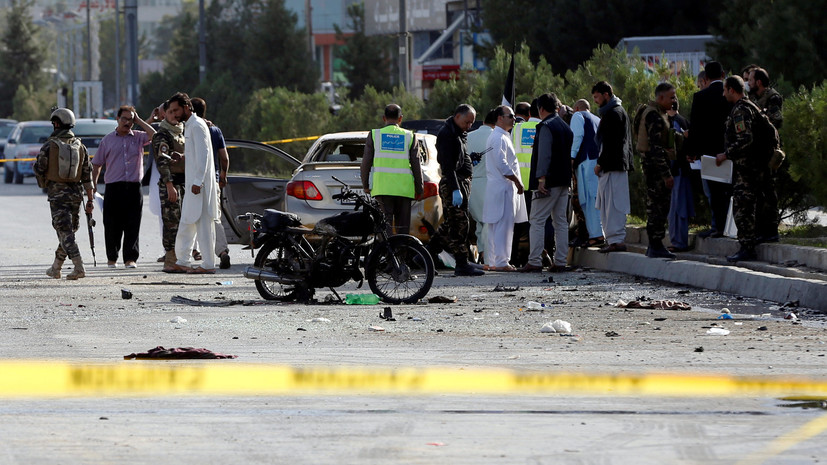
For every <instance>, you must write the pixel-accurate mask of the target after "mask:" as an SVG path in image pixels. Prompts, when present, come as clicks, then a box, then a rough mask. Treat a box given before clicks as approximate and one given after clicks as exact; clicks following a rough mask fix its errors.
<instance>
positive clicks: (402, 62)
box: [399, 0, 408, 89]
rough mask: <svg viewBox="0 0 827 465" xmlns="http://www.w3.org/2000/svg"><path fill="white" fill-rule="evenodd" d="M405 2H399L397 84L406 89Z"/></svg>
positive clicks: (406, 24) (406, 29)
mask: <svg viewBox="0 0 827 465" xmlns="http://www.w3.org/2000/svg"><path fill="white" fill-rule="evenodd" d="M405 9H406V8H405V0H399V84H401V85H403V86H405V88H406V89H407V88H408V22H407V21H406V17H405Z"/></svg>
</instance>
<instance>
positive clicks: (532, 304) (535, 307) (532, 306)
mask: <svg viewBox="0 0 827 465" xmlns="http://www.w3.org/2000/svg"><path fill="white" fill-rule="evenodd" d="M526 306H527V308H528V309H529V310H540V309H542V308H545V306H546V304H541V303H540V302H535V301H533V300H529V301H528V302H527V303H526Z"/></svg>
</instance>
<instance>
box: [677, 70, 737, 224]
mask: <svg viewBox="0 0 827 465" xmlns="http://www.w3.org/2000/svg"><path fill="white" fill-rule="evenodd" d="M704 72H705V73H706V78H707V80H708V81H709V85H708V86H707V87H706V89H704V90H701V91H698V92H695V95H694V97H693V98H692V113H691V114H690V116H689V121H690V123H691V124H692V129H691V130H690V131H689V138H688V139H687V144H688V145H689V157H691V158H693V159H695V160H698V159H700V157H701V155H710V156H713V157H714V156H717V155H718V154H719V153H723V152H724V149H725V147H724V131H725V128H726V119H727V116H729V113H730V111H731V110H732V104H731V103H729V102H727V100H726V98H725V97H724V82H723V78H724V68H723V66H721V64H720V63H718V62H717V61H710V62H709V63H707V64H706V66H705V67H704ZM708 183H709V184H708V185H709V193H710V204H711V205H710V207H711V209H712V229H710V230H709V231H706V232H704V233H701V234H700V235H701V237H710V236H711V237H721V236H723V235H724V227H725V226H726V216H727V211H728V210H729V199H730V197H731V196H732V186H731V185H730V184H726V183H721V182H716V181H708Z"/></svg>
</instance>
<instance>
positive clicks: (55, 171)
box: [46, 137, 87, 183]
mask: <svg viewBox="0 0 827 465" xmlns="http://www.w3.org/2000/svg"><path fill="white" fill-rule="evenodd" d="M48 144H49V167H48V169H47V170H46V180H47V181H54V182H62V183H75V182H80V178H81V176H82V175H83V162H84V161H85V160H87V158H86V147H84V146H83V144H82V143H81V141H80V139H78V138H77V137H72V138H70V139H66V140H65V141H64V140H61V139H58V138H56V137H53V138H51V139H49V142H48Z"/></svg>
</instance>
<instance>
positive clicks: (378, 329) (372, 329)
mask: <svg viewBox="0 0 827 465" xmlns="http://www.w3.org/2000/svg"><path fill="white" fill-rule="evenodd" d="M368 329H369V330H371V331H377V332H378V331H384V330H385V328H383V327H381V326H371V327H369V328H368Z"/></svg>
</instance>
